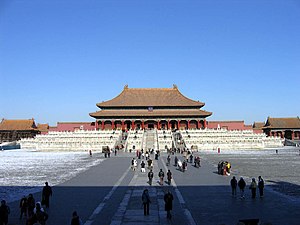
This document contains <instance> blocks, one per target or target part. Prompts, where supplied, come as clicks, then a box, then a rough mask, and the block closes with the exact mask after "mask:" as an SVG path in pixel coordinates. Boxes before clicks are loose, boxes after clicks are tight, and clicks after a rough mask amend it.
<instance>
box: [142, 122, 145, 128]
mask: <svg viewBox="0 0 300 225" xmlns="http://www.w3.org/2000/svg"><path fill="white" fill-rule="evenodd" d="M142 129H143V130H144V129H145V123H144V120H142Z"/></svg>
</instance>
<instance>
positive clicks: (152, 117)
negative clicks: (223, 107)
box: [90, 85, 212, 130]
mask: <svg viewBox="0 0 300 225" xmlns="http://www.w3.org/2000/svg"><path fill="white" fill-rule="evenodd" d="M96 105H97V107H99V108H100V110H99V111H97V112H93V113H90V116H91V117H93V118H95V119H96V129H99V130H111V129H120V130H130V129H153V128H156V129H159V130H160V129H168V130H169V129H204V128H206V127H207V122H206V118H207V117H208V116H210V115H212V113H211V112H208V111H205V110H202V109H201V108H202V107H203V106H204V105H205V103H203V102H200V101H195V100H192V99H190V98H187V97H186V96H184V95H183V94H182V93H181V92H180V91H179V90H178V87H177V86H176V85H173V87H172V88H129V87H128V85H126V86H125V87H124V89H123V91H122V92H121V93H120V94H119V95H118V96H116V97H115V98H113V99H111V100H108V101H103V102H101V103H98V104H96Z"/></svg>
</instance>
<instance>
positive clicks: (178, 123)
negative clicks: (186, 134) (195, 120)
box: [177, 120, 180, 130]
mask: <svg viewBox="0 0 300 225" xmlns="http://www.w3.org/2000/svg"><path fill="white" fill-rule="evenodd" d="M179 128H180V120H178V121H177V129H178V130H179Z"/></svg>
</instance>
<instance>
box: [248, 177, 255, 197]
mask: <svg viewBox="0 0 300 225" xmlns="http://www.w3.org/2000/svg"><path fill="white" fill-rule="evenodd" d="M256 187H257V184H256V181H255V178H252V182H251V184H250V187H249V189H251V194H252V198H253V199H254V198H255V197H256Z"/></svg>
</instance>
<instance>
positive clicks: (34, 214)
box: [0, 182, 52, 225]
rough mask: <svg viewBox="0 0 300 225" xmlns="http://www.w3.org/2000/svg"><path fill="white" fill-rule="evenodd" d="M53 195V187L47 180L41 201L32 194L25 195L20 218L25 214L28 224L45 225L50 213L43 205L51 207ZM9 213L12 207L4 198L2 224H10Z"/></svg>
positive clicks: (1, 211)
mask: <svg viewBox="0 0 300 225" xmlns="http://www.w3.org/2000/svg"><path fill="white" fill-rule="evenodd" d="M51 196H52V188H51V187H50V186H49V184H48V182H46V183H45V186H44V187H43V191H42V201H41V202H36V201H35V199H34V197H33V195H32V194H29V195H28V197H26V196H23V197H22V198H21V200H20V204H19V207H20V220H22V218H23V216H24V217H25V218H26V225H33V224H40V225H45V224H46V221H47V219H48V214H47V213H46V211H45V209H44V208H43V207H42V206H45V207H46V208H49V201H50V197H51ZM9 214H10V208H9V206H8V205H7V204H6V201H5V200H2V201H1V206H0V225H7V224H8V215H9Z"/></svg>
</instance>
